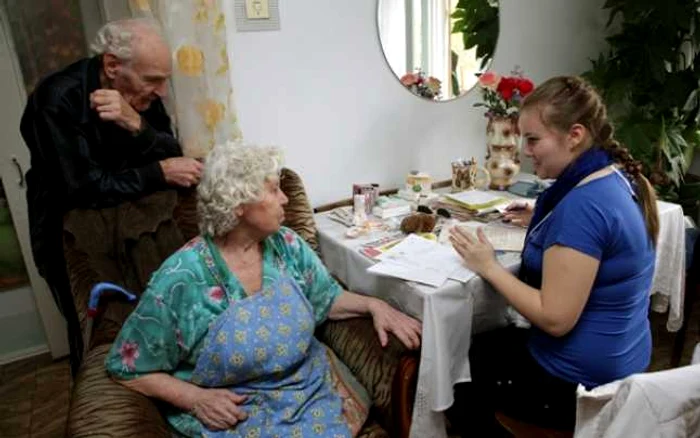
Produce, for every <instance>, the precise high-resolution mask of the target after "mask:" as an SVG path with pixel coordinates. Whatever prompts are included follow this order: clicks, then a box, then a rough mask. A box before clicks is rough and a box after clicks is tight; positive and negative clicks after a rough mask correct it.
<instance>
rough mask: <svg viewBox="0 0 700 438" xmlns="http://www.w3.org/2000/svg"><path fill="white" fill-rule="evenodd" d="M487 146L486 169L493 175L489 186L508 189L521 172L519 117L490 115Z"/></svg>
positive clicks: (494, 188) (493, 188) (487, 128)
mask: <svg viewBox="0 0 700 438" xmlns="http://www.w3.org/2000/svg"><path fill="white" fill-rule="evenodd" d="M486 146H487V149H488V151H487V153H486V170H487V171H488V172H489V175H491V183H490V185H489V188H490V189H492V190H506V189H507V188H508V187H510V186H511V185H512V184H513V182H514V178H515V176H516V175H517V174H518V173H519V172H520V132H519V131H518V119H517V117H499V116H494V117H490V118H489V122H488V124H487V125H486Z"/></svg>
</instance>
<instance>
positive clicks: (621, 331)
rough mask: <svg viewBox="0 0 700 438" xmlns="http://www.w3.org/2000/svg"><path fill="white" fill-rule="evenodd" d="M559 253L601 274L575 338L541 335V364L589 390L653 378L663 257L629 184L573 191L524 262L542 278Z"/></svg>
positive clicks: (537, 335)
mask: <svg viewBox="0 0 700 438" xmlns="http://www.w3.org/2000/svg"><path fill="white" fill-rule="evenodd" d="M553 245H560V246H564V247H569V248H573V249H575V250H577V251H580V252H582V253H584V254H587V255H589V256H591V257H594V258H596V259H598V260H600V266H599V268H598V273H597V275H596V278H595V281H594V283H593V289H592V290H591V294H590V297H589V298H588V302H587V303H586V305H585V307H584V309H583V312H582V313H581V317H580V318H579V320H578V322H577V324H576V326H574V328H573V329H572V330H571V331H570V332H569V333H567V334H566V335H565V336H563V337H559V338H557V337H554V336H551V335H549V334H547V333H545V332H543V331H542V330H539V329H537V328H534V327H533V332H532V337H531V339H530V344H529V348H530V352H531V353H532V355H533V356H534V358H535V359H536V360H537V362H538V363H539V364H540V365H542V366H543V367H544V368H545V369H546V370H547V371H548V372H549V373H550V374H553V375H554V376H557V377H559V378H561V379H564V380H566V381H569V382H576V383H582V384H583V385H585V386H587V387H594V386H598V385H602V384H604V383H608V382H611V381H613V380H617V379H620V378H623V377H626V376H628V375H630V374H633V373H637V372H643V371H645V370H646V368H647V366H648V365H649V361H650V358H651V333H650V329H649V319H648V308H649V292H650V288H651V282H652V277H653V274H654V261H655V253H654V247H653V243H652V242H651V240H650V239H649V237H648V233H647V229H646V225H645V222H644V217H643V215H642V212H641V209H640V207H639V205H638V204H637V203H636V202H635V201H634V199H633V198H632V195H631V191H630V189H629V186H628V184H627V181H626V180H624V179H623V178H622V177H621V176H620V175H618V174H616V173H613V174H611V175H607V176H605V177H602V178H599V179H596V180H593V181H591V182H589V183H587V184H584V185H581V186H579V187H576V188H574V189H573V190H571V192H569V194H567V195H566V197H565V198H564V199H563V200H562V201H561V202H560V203H559V204H558V205H557V206H556V207H555V208H554V210H553V211H552V213H551V214H550V215H549V216H548V217H547V218H546V219H545V220H544V221H543V222H541V224H540V226H539V227H537V228H536V229H534V230H533V232H532V233H531V235H530V236H529V238H528V243H527V245H526V247H525V250H524V252H523V258H524V260H526V263H527V264H528V266H530V267H532V269H533V270H537V271H540V272H541V271H542V259H543V255H544V252H545V251H546V250H547V249H548V248H549V247H551V246H553ZM557 293H562V294H565V293H567V291H566V290H562V291H557Z"/></svg>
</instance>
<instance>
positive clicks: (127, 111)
mask: <svg viewBox="0 0 700 438" xmlns="http://www.w3.org/2000/svg"><path fill="white" fill-rule="evenodd" d="M90 107H91V108H92V109H94V110H95V111H97V114H98V115H99V116H100V119H102V120H105V121H109V122H114V123H116V124H117V125H119V126H121V127H122V128H124V129H126V130H127V131H129V132H131V133H137V132H139V131H140V130H141V115H139V113H137V112H136V110H135V109H134V108H133V107H132V106H131V105H129V103H128V102H127V101H126V100H124V97H123V96H122V95H121V93H119V91H117V90H105V89H100V90H95V91H94V92H92V93H91V94H90Z"/></svg>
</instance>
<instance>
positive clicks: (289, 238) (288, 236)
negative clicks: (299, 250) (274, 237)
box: [284, 232, 296, 245]
mask: <svg viewBox="0 0 700 438" xmlns="http://www.w3.org/2000/svg"><path fill="white" fill-rule="evenodd" d="M284 240H285V242H287V245H293V244H294V242H295V241H296V239H295V238H294V234H292V233H289V232H287V233H284Z"/></svg>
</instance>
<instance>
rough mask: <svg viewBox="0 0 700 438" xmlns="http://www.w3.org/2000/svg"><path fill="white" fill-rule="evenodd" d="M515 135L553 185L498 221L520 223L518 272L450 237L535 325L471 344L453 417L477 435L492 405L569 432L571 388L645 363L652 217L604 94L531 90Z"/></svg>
mask: <svg viewBox="0 0 700 438" xmlns="http://www.w3.org/2000/svg"><path fill="white" fill-rule="evenodd" d="M519 127H520V132H521V133H522V135H523V139H524V153H525V154H526V155H527V156H529V157H530V158H532V161H533V164H534V170H535V173H536V174H537V176H538V177H540V178H552V179H556V181H555V182H554V184H552V186H551V187H550V188H549V189H547V190H546V191H545V192H544V193H542V195H540V197H539V199H538V200H537V203H536V206H535V208H534V211H533V209H531V208H530V209H526V210H517V211H511V212H509V213H508V214H507V216H506V218H507V219H510V220H511V221H513V222H514V223H519V224H522V225H524V226H528V233H527V238H526V242H525V248H524V250H523V256H522V267H521V270H520V273H519V275H518V276H517V277H516V276H514V275H512V274H510V273H509V272H508V271H507V270H506V269H504V268H503V267H502V266H501V265H500V264H499V263H498V261H497V260H496V258H495V257H494V251H493V248H492V246H491V245H490V244H489V242H488V240H487V239H486V238H485V237H484V235H483V234H482V233H480V232H479V233H478V234H477V236H470V235H468V234H467V233H463V232H460V231H459V230H458V229H456V231H455V232H454V233H453V234H452V236H451V240H452V243H453V245H454V247H455V248H456V249H457V251H458V252H459V253H460V254H461V256H462V257H463V258H464V260H465V262H466V264H467V265H468V266H469V268H471V269H472V270H474V271H475V272H477V273H478V274H479V275H481V276H482V277H483V278H484V279H486V280H487V281H488V282H489V283H491V285H493V287H494V289H496V290H497V291H498V293H500V294H501V295H503V296H504V297H505V298H506V299H507V300H508V302H509V303H510V304H511V305H512V306H513V307H514V308H515V309H516V310H517V311H518V312H520V313H521V314H522V315H523V316H525V317H526V318H527V319H528V320H529V321H530V322H531V323H532V328H530V329H516V328H513V327H507V328H504V329H500V330H497V331H494V332H490V333H485V334H482V335H477V336H475V337H474V340H473V343H472V348H471V350H470V361H471V370H472V382H471V383H468V384H465V385H462V386H461V388H458V389H457V392H458V397H457V398H458V401H457V403H456V405H455V411H456V412H457V413H458V414H459V415H461V416H464V418H467V417H468V420H467V424H466V427H467V429H468V430H470V431H474V429H475V428H476V429H477V430H481V431H482V434H483V436H498V435H497V431H496V429H494V428H497V427H498V426H497V425H496V423H495V421H494V420H493V412H494V410H495V409H498V410H502V411H504V412H505V413H507V414H508V415H511V416H513V417H516V418H520V419H521V420H524V421H527V422H530V423H535V424H540V425H543V426H550V427H558V428H565V429H572V428H573V426H574V423H575V413H576V387H577V386H578V384H583V385H584V386H586V387H588V388H591V387H595V386H598V385H601V384H604V383H608V382H611V381H613V380H617V379H620V378H623V377H626V376H628V375H630V374H633V373H637V372H643V371H644V370H645V369H646V368H647V366H648V364H649V360H650V356H651V334H650V330H649V321H648V317H647V312H648V306H649V289H650V287H651V282H652V276H653V272H654V260H655V254H654V244H655V240H656V236H657V234H658V214H657V210H656V197H655V194H654V191H653V188H652V187H651V185H650V184H649V182H648V181H647V179H646V178H645V177H644V176H643V175H642V174H641V173H640V171H641V165H640V164H639V163H638V162H636V161H634V160H633V159H632V157H631V156H630V154H629V152H628V151H627V149H626V148H624V147H622V146H620V144H619V143H618V142H616V141H615V140H614V139H613V129H612V126H611V125H610V123H609V122H608V120H607V116H606V108H605V106H604V104H603V103H602V100H601V98H600V96H599V95H598V94H597V93H596V92H595V91H594V90H593V88H592V87H591V86H590V85H588V84H587V83H586V82H585V81H584V80H582V79H581V78H577V77H556V78H553V79H550V80H548V81H546V82H545V83H544V84H542V85H541V86H540V87H538V88H537V89H536V90H535V91H534V92H533V93H532V94H530V95H529V96H528V97H527V98H526V99H525V100H524V102H523V105H522V108H521V113H520V120H519ZM476 436H482V435H476Z"/></svg>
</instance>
